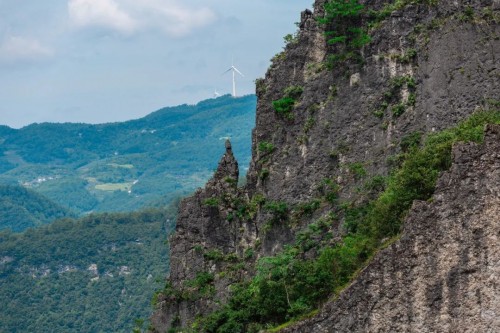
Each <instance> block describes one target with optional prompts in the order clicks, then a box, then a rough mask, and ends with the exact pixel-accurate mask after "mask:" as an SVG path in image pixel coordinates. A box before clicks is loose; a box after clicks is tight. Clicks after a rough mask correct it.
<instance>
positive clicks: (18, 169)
mask: <svg viewBox="0 0 500 333" xmlns="http://www.w3.org/2000/svg"><path fill="white" fill-rule="evenodd" d="M255 108H256V97H255V96H254V95H249V96H245V97H240V98H232V97H231V96H222V97H220V98H217V99H209V100H206V101H202V102H200V103H198V104H196V105H180V106H177V107H169V108H164V109H161V110H158V111H156V112H153V113H151V114H150V115H148V116H146V117H144V118H141V119H137V120H131V121H127V122H121V123H110V124H100V125H89V124H68V123H67V124H50V123H42V124H32V125H29V126H26V127H24V128H21V129H19V130H16V129H10V128H8V127H2V128H0V143H1V144H0V184H22V185H23V186H25V187H27V188H30V189H32V190H34V191H36V192H39V193H41V194H43V195H45V196H46V197H47V198H49V199H50V200H52V201H54V202H56V203H57V204H59V205H61V206H63V207H68V208H70V209H71V210H73V211H75V212H76V213H79V214H85V213H88V212H96V211H132V210H136V209H140V208H142V207H145V206H164V205H166V204H168V203H169V202H171V201H172V200H173V199H174V198H177V197H178V196H181V195H186V194H188V193H190V192H192V191H193V190H194V189H196V188H197V187H200V186H202V185H203V184H204V183H205V182H206V181H207V180H208V179H209V177H210V176H211V175H212V170H213V169H214V168H215V167H216V166H217V162H218V160H219V158H220V156H221V155H222V154H223V153H224V142H223V139H224V138H225V137H230V138H231V144H232V147H233V151H234V153H235V155H236V157H237V158H238V162H239V163H240V165H248V164H249V163H250V157H251V147H250V143H251V138H250V135H251V129H252V128H253V127H254V125H255ZM129 191H130V193H128V192H129Z"/></svg>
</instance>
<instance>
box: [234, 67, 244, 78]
mask: <svg viewBox="0 0 500 333" xmlns="http://www.w3.org/2000/svg"><path fill="white" fill-rule="evenodd" d="M233 69H234V70H235V71H236V73H238V74H240V75H241V76H245V75H243V74H241V72H240V71H239V70H238V69H237V68H236V67H234V66H233Z"/></svg>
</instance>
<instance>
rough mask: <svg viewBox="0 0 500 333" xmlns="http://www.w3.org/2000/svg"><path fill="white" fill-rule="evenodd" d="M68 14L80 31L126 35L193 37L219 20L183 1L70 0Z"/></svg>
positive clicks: (211, 14) (208, 12)
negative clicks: (98, 29)
mask: <svg viewBox="0 0 500 333" xmlns="http://www.w3.org/2000/svg"><path fill="white" fill-rule="evenodd" d="M68 13H69V17H70V20H71V22H72V23H73V25H75V26H76V27H79V28H85V27H101V28H108V29H111V30H113V31H117V32H119V33H124V34H132V33H137V32H140V31H146V30H153V31H154V30H159V31H161V32H163V33H165V34H167V35H168V36H171V37H183V36H186V35H189V34H191V33H192V32H193V31H195V30H196V29H200V28H202V27H205V26H207V25H209V24H211V23H213V22H214V21H215V20H216V18H217V16H216V15H215V13H214V11H213V10H211V9H210V8H208V7H189V6H187V5H186V4H185V3H181V2H179V0H141V1H137V0H69V2H68Z"/></svg>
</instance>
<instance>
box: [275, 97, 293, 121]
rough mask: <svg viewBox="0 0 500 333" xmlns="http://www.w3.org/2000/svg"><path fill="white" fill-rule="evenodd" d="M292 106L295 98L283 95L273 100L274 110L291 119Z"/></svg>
mask: <svg viewBox="0 0 500 333" xmlns="http://www.w3.org/2000/svg"><path fill="white" fill-rule="evenodd" d="M294 106H295V100H294V99H293V98H291V97H283V98H281V99H278V100H276V101H273V108H274V111H276V113H277V114H279V115H281V116H283V117H284V118H287V119H293V114H292V113H291V112H292V110H293V107H294Z"/></svg>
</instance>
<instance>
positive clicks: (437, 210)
mask: <svg viewBox="0 0 500 333" xmlns="http://www.w3.org/2000/svg"><path fill="white" fill-rule="evenodd" d="M325 2H326V0H317V1H316V2H315V4H314V11H313V13H312V17H311V15H310V14H309V13H308V12H303V14H302V16H301V27H300V30H299V32H298V38H297V41H294V42H292V43H290V44H289V45H288V46H287V47H286V49H285V51H284V53H282V54H279V55H277V56H276V57H275V58H273V61H272V65H271V67H270V69H269V70H268V72H267V73H266V77H265V78H264V79H262V80H258V81H257V96H258V105H257V117H256V128H255V129H254V131H253V135H252V151H253V153H252V161H251V165H250V169H249V171H248V174H247V184H246V186H245V187H244V188H243V189H237V188H236V186H232V185H231V186H230V185H229V184H228V183H227V182H224V178H225V177H228V175H229V177H230V178H231V177H232V178H233V179H237V167H235V161H234V162H233V160H234V159H233V157H232V153H231V150H230V149H227V151H226V155H225V156H224V157H223V159H222V160H221V163H220V165H219V168H218V170H217V172H216V173H215V176H214V178H213V179H212V180H210V181H209V182H208V184H207V187H206V188H205V189H204V190H200V191H198V192H197V193H196V194H195V195H194V196H193V197H191V198H188V199H186V200H184V201H183V203H182V205H181V209H180V213H179V220H178V225H177V232H176V235H175V236H174V237H173V238H172V239H171V242H170V244H171V252H172V260H171V275H170V281H171V283H172V284H173V285H174V287H176V288H180V289H182V288H183V283H184V282H183V281H185V280H189V279H193V278H194V277H195V276H196V274H197V273H198V272H201V271H211V272H214V274H215V275H216V276H217V273H220V272H223V271H224V269H225V268H227V265H226V264H225V263H220V262H219V263H215V262H214V261H213V260H208V259H207V258H206V257H204V256H203V253H199V252H197V251H196V250H195V246H197V245H202V247H203V250H204V251H209V250H217V251H221V252H222V253H224V254H231V253H233V254H237V255H239V256H241V254H242V253H243V252H244V251H245V249H249V248H252V249H254V250H255V252H256V253H255V256H254V257H253V259H252V260H249V261H247V262H246V267H245V268H244V269H243V272H242V274H243V276H246V275H245V274H251V272H252V264H253V262H254V261H255V260H256V259H257V258H259V257H261V256H265V255H272V254H276V253H277V252H279V251H280V250H281V249H282V248H283V246H284V245H286V244H289V243H291V242H292V241H293V240H294V238H295V234H296V233H297V232H298V231H299V230H301V229H303V228H304V227H305V226H307V224H308V223H310V222H312V221H313V220H314V218H315V217H318V216H321V214H323V213H327V209H328V207H326V208H324V207H320V208H319V209H318V212H315V215H314V214H313V215H311V216H309V217H302V218H301V219H300V220H298V221H296V223H295V224H293V225H287V224H280V225H275V226H272V227H271V228H264V226H269V223H268V222H269V212H266V211H265V209H257V210H256V212H254V213H255V214H254V215H252V216H251V217H250V218H248V217H247V218H246V219H239V218H237V219H234V220H232V221H231V222H230V221H229V220H228V217H229V216H231V217H232V216H233V214H232V213H233V212H234V211H235V209H236V206H235V204H234V203H235V202H237V201H244V202H247V203H248V201H249V200H250V198H252V197H254V196H256V195H257V194H258V195H260V196H262V197H265V198H266V200H268V201H272V202H278V201H282V202H286V203H287V204H288V205H289V206H293V205H295V204H299V203H304V202H308V201H310V200H311V199H314V198H317V197H318V196H319V195H321V193H319V190H318V188H319V185H320V184H322V182H323V181H324V180H325V179H330V180H333V181H334V182H335V183H336V184H337V185H339V193H338V195H339V198H340V200H344V201H355V200H356V199H357V194H356V193H357V192H356V191H357V189H358V188H359V187H360V186H361V185H363V182H364V181H365V180H366V179H367V178H368V177H370V176H373V175H387V174H388V172H389V170H390V169H391V167H392V166H391V157H393V156H395V155H396V154H398V153H399V152H401V147H400V142H401V141H402V139H403V138H404V137H406V136H408V135H409V134H411V133H414V132H421V133H423V135H424V136H425V135H426V134H427V133H432V132H434V131H439V130H442V129H445V128H449V127H452V126H455V125H456V124H457V123H458V122H459V121H461V120H463V119H465V118H466V117H468V116H469V115H471V114H472V113H473V112H474V111H475V110H477V109H481V108H485V107H486V104H487V102H486V101H487V100H488V99H495V98H498V91H500V80H498V75H499V68H498V59H497V57H498V56H497V52H496V50H499V49H500V40H499V39H498V38H497V36H499V35H500V27H499V25H498V24H497V23H495V21H494V20H490V21H488V19H487V18H486V19H485V18H480V19H479V18H478V19H477V20H476V19H475V20H472V21H467V20H463V19H461V16H460V15H461V13H463V12H464V11H465V10H466V9H467V8H468V7H467V6H472V7H471V8H472V9H473V10H474V12H475V13H486V12H488V11H496V12H494V13H493V15H498V12H497V11H498V9H499V8H498V0H480V1H474V2H471V1H439V2H438V4H437V5H435V6H428V5H426V4H414V3H411V4H409V5H407V6H406V7H404V8H402V9H400V10H398V11H395V12H393V13H392V14H391V15H390V16H389V17H387V18H386V19H385V20H384V21H383V22H381V23H380V25H379V26H378V27H377V28H376V29H374V30H373V31H372V34H371V35H372V41H371V42H370V43H369V44H368V45H366V46H365V47H363V49H362V50H361V55H362V57H363V61H364V62H363V64H359V63H356V62H355V61H350V62H347V63H345V64H342V66H334V67H333V68H332V69H331V70H328V69H326V67H325V65H324V64H325V62H326V61H327V59H328V56H329V54H331V53H332V50H333V49H332V48H334V46H330V45H328V43H327V41H326V37H325V29H327V26H325V25H320V24H318V23H317V19H318V18H320V17H322V16H323V14H324V9H323V5H324V3H325ZM360 2H361V3H363V4H365V5H366V6H368V7H370V8H372V9H375V10H379V9H381V8H382V7H383V6H384V4H386V3H388V2H389V1H385V0H375V1H368V0H363V1H360ZM408 54H413V56H411V58H405V56H406V55H408ZM402 78H404V80H409V81H410V82H411V87H410V84H408V83H404V84H402V85H401V86H400V87H399V88H397V89H396V90H394V91H391V89H393V86H394V85H395V82H397V81H398V80H402ZM405 82H407V81H405ZM290 88H294V89H295V90H296V91H301V93H300V94H298V95H299V96H297V97H296V103H295V105H294V108H293V110H292V114H293V116H291V117H283V116H282V115H280V114H278V113H277V112H276V111H275V110H274V108H273V101H276V100H279V99H281V98H283V97H284V96H285V92H286V91H287V90H289V89H290ZM292 90H293V89H292ZM388 92H391V93H392V97H391V98H393V100H391V105H389V106H388V107H386V108H384V109H383V111H382V112H381V113H377V112H376V111H379V110H380V109H381V106H382V105H383V101H384V98H385V95H386V93H388ZM410 97H411V98H410ZM397 104H401V105H403V107H404V112H402V113H401V114H398V115H395V114H394V111H393V109H394V108H395V107H396V106H397ZM400 111H401V110H400ZM495 131H497V130H495V129H493V128H490V132H489V134H488V137H489V139H487V141H486V145H485V146H481V147H479V146H472V145H465V146H457V147H455V149H454V156H455V162H456V164H455V166H454V168H453V169H452V170H451V171H450V172H449V173H447V174H445V175H444V176H443V177H442V178H441V181H440V183H439V190H438V192H437V194H436V196H435V197H434V203H432V204H428V203H421V202H419V203H416V204H415V206H414V208H413V213H412V214H411V215H410V218H409V220H408V221H407V223H406V229H405V232H404V235H403V236H402V238H401V240H400V241H399V242H397V243H395V244H393V245H392V246H391V247H390V248H388V249H386V250H385V251H384V252H383V253H381V254H379V255H378V256H377V259H375V260H374V261H373V263H372V264H371V265H370V266H369V267H368V268H367V269H366V270H365V271H364V272H363V276H364V278H363V279H361V280H358V281H357V282H355V283H354V284H353V286H352V287H351V288H349V289H348V290H346V292H345V293H343V294H342V295H341V298H340V299H339V301H337V302H332V303H329V304H328V305H327V306H326V307H325V308H324V309H323V311H322V312H321V313H320V315H319V316H318V317H315V318H313V319H310V320H309V321H307V322H305V323H304V324H301V325H298V326H295V327H293V328H290V329H289V331H290V332H295V331H296V332H332V331H339V332H351V331H358V332H361V331H363V332H364V331H368V332H371V331H384V332H388V331H398V332H399V331H402V332H404V331H424V332H425V331H429V332H430V331H453V330H454V329H455V328H454V327H455V326H453V325H455V324H453V320H451V319H450V318H456V320H457V321H456V322H457V323H459V322H460V323H464V325H465V319H463V320H464V321H461V320H462V319H461V317H463V318H472V319H474V318H476V319H474V320H475V321H474V324H472V325H465V326H463V327H465V328H466V329H470V330H471V331H473V330H475V331H485V332H488V329H490V328H492V327H495V326H491V325H493V324H491V325H490V326H488V325H489V324H488V325H487V324H483V323H496V322H495V321H494V320H493V319H492V320H490V321H488V320H489V319H484V318H493V317H495V316H497V317H498V314H499V312H497V309H498V303H495V302H496V301H495V299H496V298H498V295H496V294H495V292H494V291H493V290H492V288H493V284H492V282H491V281H490V280H487V276H490V278H491V279H493V280H494V277H495V276H498V263H495V262H494V261H491V262H490V261H487V260H490V259H485V258H486V257H485V255H486V254H487V255H488V256H489V257H488V258H490V257H491V258H497V261H498V248H495V247H494V245H495V244H494V242H495V240H496V237H498V218H497V217H498V213H499V211H498V210H499V208H498V200H497V201H495V200H494V198H493V195H494V194H495V193H496V198H497V199H498V169H497V170H496V171H495V169H494V167H492V168H493V169H489V168H490V167H491V166H489V164H488V163H493V162H495V161H494V158H493V155H494V154H493V153H491V149H490V150H488V149H489V148H487V147H488V146H491V145H494V143H492V140H491V137H492V135H493V134H492V133H493V132H495ZM497 140H498V138H497ZM495 147H497V148H496V149H497V151H498V146H495ZM470 154H472V155H470ZM468 156H469V157H468ZM470 156H472V157H470ZM496 158H497V159H498V154H497V155H496ZM467 159H468V160H467ZM481 161H483V162H481ZM468 163H477V165H474V167H477V171H475V170H474V169H471V164H468ZM495 163H497V164H496V165H497V168H498V161H496V162H495ZM353 165H358V166H359V165H361V167H362V168H363V169H364V171H365V172H366V176H363V175H362V176H359V175H356V174H355V173H354V172H353V171H352V170H353V168H352V166H353ZM462 169H463V170H468V171H467V172H466V173H464V174H461V176H460V177H462V178H461V179H460V177H459V176H458V170H462ZM464 172H465V171H464ZM480 172H488V174H487V175H488V177H487V178H485V179H488V180H489V182H488V183H486V182H485V181H484V180H481V179H480V178H479V176H480ZM469 175H470V178H469ZM485 175H486V174H485ZM447 177H448V178H447ZM495 177H496V178H495ZM446 179H448V180H449V181H450V182H451V183H450V184H445V183H446V182H445V180H446ZM457 180H459V182H458V183H457ZM468 181H469V182H470V183H467V182H468ZM480 185H481V186H480ZM447 186H454V188H453V189H452V188H448V187H447ZM455 190H456V191H459V192H457V193H455V194H453V193H454V191H455ZM468 191H469V192H468ZM494 191H497V192H494ZM454 195H455V196H456V197H453V196H454ZM221 196H222V198H226V199H225V200H222V201H221V202H220V204H217V205H216V207H214V206H207V205H206V204H204V202H205V200H206V199H209V198H221ZM472 196H474V198H473V199H470V200H468V199H467V198H468V197H472ZM483 196H484V197H483ZM440 198H445V199H440ZM455 199H456V200H458V201H456V202H455V203H454V204H453V203H452V201H453V200H455ZM443 200H444V201H443ZM488 200H489V201H488ZM447 205H448V206H447ZM488 207H489V208H488ZM322 209H325V211H322ZM484 209H485V210H484ZM481 214H482V215H481ZM481 218H484V221H483V223H484V224H485V225H484V226H483V227H482V229H478V228H479V227H480V224H481V221H480V219H481ZM495 218H496V219H495ZM424 220H425V221H424ZM452 220H453V221H455V222H453V221H452ZM437 221H440V223H438V224H437ZM495 223H496V224H495ZM455 224H456V225H455ZM486 224H488V225H489V227H488V226H487V225H486ZM339 225H340V224H339ZM339 225H334V226H332V228H336V229H335V230H333V231H334V233H335V234H341V232H342V230H341V228H340V227H339ZM468 226H472V227H473V228H472V229H467V227H468ZM491 228H493V229H491ZM495 228H496V229H495ZM476 229H478V230H482V231H479V233H474V230H476ZM492 230H493V231H492ZM495 230H496V231H495ZM471 232H472V234H471ZM495 232H496V233H495ZM408 235H419V237H418V238H414V237H413V238H412V237H411V236H408ZM485 235H487V236H485ZM484 237H486V238H484ZM474 239H479V240H477V241H475V240H474ZM482 242H483V243H484V244H483V243H482ZM462 244H465V245H466V246H464V247H461V245H462ZM481 244H483V245H484V246H483V245H481ZM484 249H491V250H493V251H496V252H494V253H493V254H492V253H490V252H488V251H489V250H484ZM426 251H427V252H426ZM464 251H468V253H467V256H465V254H463V253H464ZM481 251H483V252H481ZM404 255H406V256H407V257H405V256H404ZM495 256H496V257H495ZM422 258H424V259H422ZM465 258H467V260H468V262H467V263H465V262H463V260H465ZM419 260H423V262H420V261H419ZM461 260H462V261H461ZM481 260H483V262H480V261H481ZM484 260H486V261H484ZM485 262H488V263H487V264H485ZM462 264H463V265H462ZM461 265H462V266H461ZM464 265H465V266H464ZM471 265H472V266H471ZM469 266H470V267H475V268H474V269H473V270H472V271H471V270H469V268H470V267H469ZM417 267H419V268H418V270H417V269H416V268H417ZM414 268H415V270H412V269H414ZM471 269H472V268H471ZM488 274H489V275H488ZM495 274H496V275H495ZM426 279H430V280H428V281H429V283H427V282H426ZM468 279H470V280H468ZM473 279H474V280H473ZM234 281H237V279H235V280H234ZM232 282H233V280H231V279H230V278H227V277H225V278H219V277H217V278H216V281H215V288H216V292H215V295H214V296H213V297H205V298H201V299H196V300H194V301H184V300H183V301H178V300H175V301H170V302H167V301H165V302H163V303H160V305H161V307H162V308H160V309H159V310H158V311H157V312H156V313H155V315H154V317H153V320H152V322H153V326H154V327H155V330H156V331H158V332H163V331H166V330H167V329H168V328H169V327H171V326H172V321H173V319H175V318H176V316H179V318H178V319H179V320H178V321H176V323H178V324H181V325H189V323H191V322H193V320H194V318H195V316H196V315H199V314H201V315H203V314H205V313H208V312H209V311H210V310H213V309H215V308H217V306H218V305H217V304H216V303H215V302H214V299H218V300H221V303H223V302H224V300H225V299H227V296H228V292H227V289H228V288H227V287H228V285H230V284H231V283H232ZM410 287H411V288H414V289H411V290H413V291H414V292H413V293H411V292H409V291H408V290H407V289H405V288H410ZM384 288H385V289H384ZM422 288H423V289H422ZM487 288H490V289H491V290H492V291H491V295H486V294H484V295H485V296H484V297H483V298H481V300H480V301H481V302H482V303H481V304H486V305H484V307H482V305H474V302H479V298H478V297H477V296H475V294H474V292H475V290H480V294H481V295H483V294H482V293H486V291H487V290H488V289H487ZM497 289H498V288H497ZM417 290H418V292H417ZM496 293H498V290H497V292H496ZM464 295H467V296H464ZM495 297H496V298H495ZM391 299H394V301H393V302H390V300H391ZM378 300H380V302H378ZM488 302H489V303H488ZM358 304H359V305H358ZM488 304H489V305H488ZM490 305H491V306H490ZM390 307H394V308H396V310H394V309H392V311H393V312H390ZM490 308H492V309H493V310H491V309H490ZM412 309H414V310H412ZM478 309H481V310H478ZM483 309H484V311H483ZM384 311H385V312H384ZM411 311H416V312H415V313H413V314H411V313H410V312H411ZM454 311H455V312H454ZM474 311H476V312H474ZM477 311H483V312H482V316H483V317H481V318H483V319H484V320H483V319H480V318H479V319H477V318H478V317H474V316H475V315H477ZM492 311H493V312H492ZM351 312H352V313H351ZM409 318H410V319H411V320H410V319H409ZM472 319H471V320H472ZM476 323H477V325H476ZM448 324H449V325H450V326H446V325H448ZM363 325H365V326H363ZM370 325H372V326H370ZM412 325H413V326H412ZM418 325H422V326H418ZM494 325H497V324H494ZM466 329H465V330H466ZM483 329H484V330H483ZM461 330H462V329H458V328H457V329H456V331H461ZM490 331H493V330H490Z"/></svg>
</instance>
